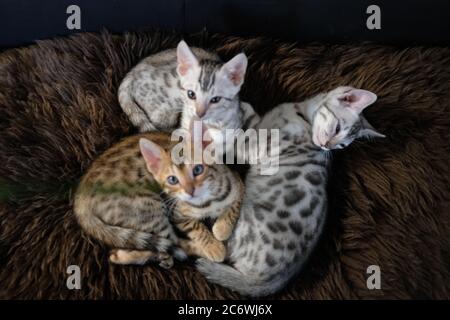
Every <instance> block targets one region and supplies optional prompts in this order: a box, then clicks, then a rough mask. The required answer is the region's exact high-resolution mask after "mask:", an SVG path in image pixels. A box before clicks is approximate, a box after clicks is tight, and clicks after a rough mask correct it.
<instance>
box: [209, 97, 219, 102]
mask: <svg viewBox="0 0 450 320" xmlns="http://www.w3.org/2000/svg"><path fill="white" fill-rule="evenodd" d="M220 99H222V98H221V97H213V98H211V100H209V102H210V103H218V102H219V101H220Z"/></svg>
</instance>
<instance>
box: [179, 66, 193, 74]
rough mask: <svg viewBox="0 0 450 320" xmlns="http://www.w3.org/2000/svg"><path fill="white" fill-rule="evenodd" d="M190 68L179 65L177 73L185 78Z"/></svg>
mask: <svg viewBox="0 0 450 320" xmlns="http://www.w3.org/2000/svg"><path fill="white" fill-rule="evenodd" d="M190 67H191V66H190V65H188V64H179V65H178V68H177V69H178V73H179V74H180V75H182V76H185V75H186V73H187V72H188V70H189V68H190Z"/></svg>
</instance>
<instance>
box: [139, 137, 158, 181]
mask: <svg viewBox="0 0 450 320" xmlns="http://www.w3.org/2000/svg"><path fill="white" fill-rule="evenodd" d="M139 145H140V149H141V154H142V156H143V157H144V160H145V162H146V164H147V168H148V169H149V171H150V172H151V173H152V174H157V173H158V172H159V170H160V168H161V163H162V162H161V157H162V154H161V150H160V149H159V147H158V146H157V145H155V144H154V143H153V142H150V141H148V140H143V139H141V140H140V142H139Z"/></svg>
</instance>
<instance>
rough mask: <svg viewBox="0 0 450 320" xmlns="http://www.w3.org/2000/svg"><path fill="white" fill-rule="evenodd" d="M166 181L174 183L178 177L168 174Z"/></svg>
mask: <svg viewBox="0 0 450 320" xmlns="http://www.w3.org/2000/svg"><path fill="white" fill-rule="evenodd" d="M167 183H168V184H171V185H175V184H177V183H178V178H177V177H175V176H168V177H167Z"/></svg>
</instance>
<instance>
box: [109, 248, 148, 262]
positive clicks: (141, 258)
mask: <svg viewBox="0 0 450 320" xmlns="http://www.w3.org/2000/svg"><path fill="white" fill-rule="evenodd" d="M153 256H154V253H153V252H151V251H139V250H126V249H113V250H111V251H110V255H109V261H111V262H112V263H115V264H137V265H143V264H145V263H146V262H147V261H148V260H150V259H151V258H152V257H153Z"/></svg>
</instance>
